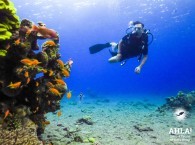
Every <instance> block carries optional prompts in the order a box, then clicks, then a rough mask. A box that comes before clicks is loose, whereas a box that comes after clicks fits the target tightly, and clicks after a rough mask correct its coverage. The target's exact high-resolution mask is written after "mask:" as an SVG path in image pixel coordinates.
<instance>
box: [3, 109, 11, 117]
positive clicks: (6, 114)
mask: <svg viewBox="0 0 195 145" xmlns="http://www.w3.org/2000/svg"><path fill="white" fill-rule="evenodd" d="M9 114H10V112H9V110H7V111H6V112H5V116H4V118H3V119H5V118H7V116H8V115H9Z"/></svg>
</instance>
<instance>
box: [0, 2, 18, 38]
mask: <svg viewBox="0 0 195 145" xmlns="http://www.w3.org/2000/svg"><path fill="white" fill-rule="evenodd" d="M0 20H1V22H0V41H2V40H8V39H10V38H11V36H12V33H14V31H15V30H17V29H18V28H19V24H20V22H19V17H18V16H17V15H16V9H15V7H14V5H13V3H12V2H11V1H10V0H1V1H0Z"/></svg>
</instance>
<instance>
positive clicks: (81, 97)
mask: <svg viewBox="0 0 195 145" xmlns="http://www.w3.org/2000/svg"><path fill="white" fill-rule="evenodd" d="M83 97H84V95H83V93H82V92H81V93H80V94H79V101H80V102H81V101H82V100H83Z"/></svg>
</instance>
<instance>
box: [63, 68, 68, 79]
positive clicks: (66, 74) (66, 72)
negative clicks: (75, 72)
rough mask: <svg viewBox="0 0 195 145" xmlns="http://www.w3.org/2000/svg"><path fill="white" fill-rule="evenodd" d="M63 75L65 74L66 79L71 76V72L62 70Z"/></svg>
mask: <svg viewBox="0 0 195 145" xmlns="http://www.w3.org/2000/svg"><path fill="white" fill-rule="evenodd" d="M62 74H63V75H64V76H65V77H69V76H70V72H69V71H68V70H67V69H63V70H62Z"/></svg>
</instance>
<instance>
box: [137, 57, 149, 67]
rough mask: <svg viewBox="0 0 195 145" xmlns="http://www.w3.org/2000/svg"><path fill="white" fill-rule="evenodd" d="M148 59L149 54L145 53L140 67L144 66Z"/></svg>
mask: <svg viewBox="0 0 195 145" xmlns="http://www.w3.org/2000/svg"><path fill="white" fill-rule="evenodd" d="M147 59H148V55H144V57H143V59H142V60H141V62H140V65H139V67H140V68H142V67H143V65H144V64H145V63H146V61H147Z"/></svg>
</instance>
